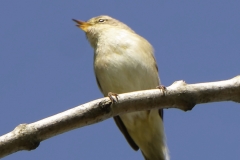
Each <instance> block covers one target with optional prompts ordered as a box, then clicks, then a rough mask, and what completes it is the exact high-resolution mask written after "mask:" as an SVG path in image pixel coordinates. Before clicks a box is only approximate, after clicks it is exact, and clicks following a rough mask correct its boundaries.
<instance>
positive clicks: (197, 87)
mask: <svg viewBox="0 0 240 160" xmlns="http://www.w3.org/2000/svg"><path fill="white" fill-rule="evenodd" d="M117 99H118V100H116V102H114V103H112V102H111V101H110V100H109V98H108V97H105V98H101V99H97V100H94V101H91V102H88V103H85V104H82V105H79V106H77V107H75V108H72V109H69V110H67V111H65V112H62V113H59V114H56V115H54V116H51V117H48V118H45V119H42V120H39V121H37V122H34V123H30V124H20V125H18V126H17V127H16V128H15V129H14V130H13V131H12V132H9V133H7V134H5V135H3V136H1V137H0V158H2V157H4V156H7V155H9V154H11V153H14V152H17V151H20V150H33V149H35V148H37V147H38V145H39V144H40V142H41V141H43V140H46V139H48V138H51V137H53V136H55V135H58V134H61V133H64V132H67V131H70V130H73V129H76V128H80V127H83V126H86V125H90V124H94V123H97V122H100V121H103V120H105V119H107V118H110V117H113V116H116V115H119V114H123V113H127V112H133V111H141V110H149V109H154V108H178V109H181V110H184V111H188V110H191V109H192V108H193V107H194V106H195V105H196V104H201V103H209V102H220V101H233V102H238V103H240V75H239V76H237V77H234V78H232V79H230V80H226V81H218V82H210V83H199V84H186V83H185V82H184V81H176V82H174V83H173V84H172V85H171V86H169V87H167V88H166V90H165V91H163V90H160V89H152V90H145V91H138V92H131V93H125V94H119V95H118V96H117Z"/></svg>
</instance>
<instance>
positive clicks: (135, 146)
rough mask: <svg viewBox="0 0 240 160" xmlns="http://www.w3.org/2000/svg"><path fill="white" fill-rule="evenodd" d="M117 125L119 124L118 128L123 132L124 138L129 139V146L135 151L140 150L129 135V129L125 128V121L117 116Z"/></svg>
mask: <svg viewBox="0 0 240 160" xmlns="http://www.w3.org/2000/svg"><path fill="white" fill-rule="evenodd" d="M113 118H114V121H115V123H116V124H117V126H118V128H119V129H120V131H121V132H122V134H123V135H124V137H125V138H126V139H127V141H128V143H129V145H130V146H131V147H132V148H133V149H134V150H136V151H137V150H138V149H139V147H138V146H137V144H136V143H135V142H134V140H133V139H132V137H131V136H130V135H129V133H128V131H127V128H126V127H125V125H124V124H123V121H122V120H121V118H120V117H119V116H115V117H113Z"/></svg>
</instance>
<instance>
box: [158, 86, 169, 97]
mask: <svg viewBox="0 0 240 160" xmlns="http://www.w3.org/2000/svg"><path fill="white" fill-rule="evenodd" d="M156 88H157V89H160V90H161V91H162V92H163V94H164V95H165V93H166V92H167V88H166V87H165V86H164V85H159V86H157V87H156Z"/></svg>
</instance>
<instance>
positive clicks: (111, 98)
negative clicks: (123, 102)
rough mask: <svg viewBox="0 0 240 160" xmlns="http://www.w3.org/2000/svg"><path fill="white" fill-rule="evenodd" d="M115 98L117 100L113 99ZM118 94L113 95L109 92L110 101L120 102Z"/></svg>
mask: <svg viewBox="0 0 240 160" xmlns="http://www.w3.org/2000/svg"><path fill="white" fill-rule="evenodd" d="M113 96H115V98H116V100H115V99H114V98H113ZM117 96H118V94H117V93H112V92H108V97H109V99H110V100H111V101H112V103H113V102H118V97H117Z"/></svg>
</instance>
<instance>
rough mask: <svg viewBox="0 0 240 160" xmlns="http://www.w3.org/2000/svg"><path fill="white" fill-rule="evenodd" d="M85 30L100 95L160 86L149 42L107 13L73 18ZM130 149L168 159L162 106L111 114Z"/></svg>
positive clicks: (147, 157) (149, 158)
mask: <svg viewBox="0 0 240 160" xmlns="http://www.w3.org/2000/svg"><path fill="white" fill-rule="evenodd" d="M73 21H74V22H76V26H77V27H79V28H80V29H82V30H83V31H84V32H85V33H86V37H87V39H88V41H89V43H90V45H91V46H92V48H93V50H94V73H95V77H96V81H97V84H98V87H99V89H100V91H101V92H102V94H103V95H104V96H109V93H116V94H120V93H126V92H133V91H139V90H147V89H155V88H156V87H157V86H160V85H161V83H160V78H159V74H158V67H157V63H156V60H155V57H154V49H153V47H152V45H151V44H150V43H149V42H148V41H147V40H146V39H145V38H143V37H142V36H140V35H138V34H137V33H136V32H135V31H133V30H132V29H131V28H130V27H129V26H127V25H126V24H124V23H123V22H121V21H119V20H117V19H114V18H112V17H110V16H107V15H101V16H97V17H93V18H91V19H89V20H88V21H81V20H76V19H73ZM113 118H114V121H115V122H116V125H117V126H118V128H119V129H120V131H121V132H122V134H123V135H124V137H125V138H126V140H127V142H128V143H129V145H130V146H131V147H132V148H133V149H134V150H136V151H137V150H139V149H140V150H141V152H142V155H143V157H144V158H145V160H169V159H170V158H169V153H168V147H167V144H166V138H165V133H164V126H163V109H151V110H146V111H137V112H131V113H126V114H121V115H118V116H115V117H113Z"/></svg>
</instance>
